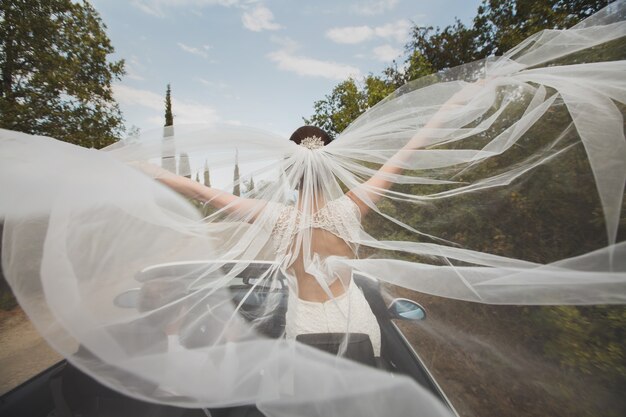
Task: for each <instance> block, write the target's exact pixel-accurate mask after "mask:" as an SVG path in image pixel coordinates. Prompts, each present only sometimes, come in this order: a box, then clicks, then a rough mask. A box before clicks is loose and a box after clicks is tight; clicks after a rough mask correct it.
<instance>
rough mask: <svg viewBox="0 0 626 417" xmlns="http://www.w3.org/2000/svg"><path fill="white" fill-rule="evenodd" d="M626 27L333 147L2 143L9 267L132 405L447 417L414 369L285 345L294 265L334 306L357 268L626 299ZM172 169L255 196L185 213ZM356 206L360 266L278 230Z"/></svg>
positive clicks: (375, 118) (33, 302)
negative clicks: (344, 202) (335, 291)
mask: <svg viewBox="0 0 626 417" xmlns="http://www.w3.org/2000/svg"><path fill="white" fill-rule="evenodd" d="M625 14H626V3H625V2H624V1H617V2H615V3H613V4H611V5H609V6H607V7H606V8H604V9H603V10H601V11H600V12H598V13H597V14H595V15H594V16H592V17H590V18H588V19H586V20H585V21H583V22H581V23H580V24H578V25H576V26H574V27H572V28H570V29H568V30H544V31H542V32H539V33H537V34H535V35H533V36H531V37H529V38H528V39H526V40H525V41H523V42H522V43H521V44H519V45H518V46H516V47H515V48H513V49H512V50H510V51H508V52H507V53H505V54H504V56H502V57H491V58H487V59H485V60H481V61H478V62H473V63H470V64H467V65H463V66H461V67H456V68H452V69H449V70H445V71H442V72H439V73H436V74H433V75H430V76H427V77H424V78H421V79H418V80H416V81H413V82H411V83H409V84H407V85H405V86H403V87H401V88H400V89H398V90H397V91H395V92H394V93H392V94H391V95H390V96H389V97H387V98H386V99H384V100H383V101H382V102H380V103H378V104H377V105H376V106H374V107H373V108H371V109H369V110H368V111H367V112H365V113H364V114H363V115H362V116H361V117H359V118H358V119H357V120H356V121H354V122H353V123H352V124H351V125H350V126H349V127H348V128H347V129H346V130H345V131H343V132H341V134H339V135H338V136H337V138H336V139H335V140H334V141H332V142H331V143H330V144H328V145H326V146H324V147H322V148H319V149H309V148H307V147H304V146H301V145H297V144H296V143H294V142H291V141H289V140H288V139H287V138H285V137H282V136H280V135H277V134H273V133H270V132H266V131H263V130H258V129H253V128H247V127H240V126H229V125H213V126H193V125H191V126H175V127H174V128H172V129H167V130H166V131H165V132H163V131H162V130H159V131H149V132H145V133H143V134H141V135H139V136H138V137H129V138H127V139H125V140H122V141H120V142H118V143H116V144H114V145H112V146H110V147H108V148H106V149H104V150H102V151H97V150H91V149H84V148H80V147H76V146H73V145H69V144H66V143H62V142H59V141H57V140H55V139H53V138H48V137H41V136H32V135H27V134H24V133H19V132H14V131H9V130H0V192H1V193H2V198H0V217H1V218H2V219H3V236H2V268H3V272H4V274H5V275H6V277H7V280H8V282H9V284H10V286H11V289H12V290H13V292H14V293H15V295H16V297H17V299H18V301H19V303H20V305H21V306H22V308H23V309H24V310H25V311H26V312H27V314H28V316H29V317H30V318H31V320H32V321H33V322H34V323H35V325H36V327H37V330H38V331H39V332H40V333H41V335H42V336H43V337H44V338H45V339H46V340H47V341H48V343H49V344H50V345H51V346H52V347H53V348H54V349H55V350H57V351H58V352H60V353H61V354H62V355H63V356H65V357H66V358H67V359H68V360H69V361H70V362H72V363H73V364H74V365H76V366H77V367H78V368H80V369H81V370H83V371H84V372H86V373H88V374H89V375H91V376H93V377H94V378H96V379H97V380H98V381H100V382H102V383H103V384H105V385H107V386H109V387H112V388H114V389H116V390H119V391H121V392H124V393H126V394H128V395H130V396H133V397H137V398H141V399H145V400H148V401H153V402H160V403H166V404H172V405H179V406H184V407H223V406H229V405H237V404H250V403H256V404H257V405H258V407H259V409H260V410H262V411H263V412H264V413H265V414H267V415H269V416H295V415H298V416H330V415H341V416H355V417H356V416H379V415H389V416H409V415H424V416H433V415H448V414H449V412H450V411H449V410H448V409H447V408H446V407H445V406H444V405H443V404H441V403H440V402H439V400H437V399H436V398H435V397H434V396H432V395H431V394H430V393H429V392H428V391H427V390H426V389H424V388H423V387H422V386H420V385H419V384H417V383H416V382H414V381H413V380H412V379H410V378H409V377H406V376H400V375H394V376H392V375H391V374H389V373H386V372H383V371H380V370H376V369H373V368H370V367H367V366H364V365H361V364H358V363H355V362H352V361H349V360H346V359H343V358H341V357H335V356H333V355H330V354H327V353H324V352H321V351H319V350H316V349H314V348H312V347H309V346H305V345H303V344H300V343H296V342H295V341H293V340H288V339H285V338H284V337H283V336H284V334H283V332H282V330H281V329H282V327H281V325H280V320H284V317H283V318H282V319H281V318H280V317H277V316H278V315H280V314H277V312H281V311H283V309H284V298H285V295H286V293H287V292H290V291H291V295H290V296H293V292H294V291H297V286H298V282H297V280H296V279H295V277H294V275H293V273H292V271H290V266H291V265H293V263H294V261H295V260H296V258H299V257H300V259H302V264H303V265H304V268H305V270H306V272H307V273H308V274H309V275H311V276H313V277H314V279H316V280H317V282H318V283H319V286H320V288H322V289H324V290H325V291H326V293H327V294H329V295H331V301H330V302H332V294H331V293H330V290H329V285H330V284H331V283H332V282H333V280H334V279H336V278H339V279H340V281H341V282H342V284H343V285H344V286H349V285H351V284H350V281H351V277H352V276H353V275H354V274H360V275H362V276H364V277H368V278H369V279H374V280H377V281H378V282H380V283H383V284H384V285H387V284H393V285H395V286H400V287H403V288H406V289H410V290H415V291H418V292H420V293H423V294H427V295H429V296H436V297H441V298H445V299H455V300H462V301H467V302H472V303H484V304H507V305H597V304H624V303H626V243H624V238H625V237H626V234H625V233H626V230H625V228H626V220H625V214H624V213H625V211H624V210H625V209H624V202H623V196H624V188H625V184H626V139H625V136H624V117H623V116H624V110H625V108H626V107H625V106H626V77H625V74H626V61H625V60H624V59H625V55H626V48H625V39H624V35H626V23H625V22H624V17H625ZM164 133H165V134H164ZM172 162H174V163H173V164H172ZM159 165H160V166H161V167H162V168H158V166H159ZM177 165H178V167H176V166H177ZM235 166H236V168H235ZM385 166H386V167H390V166H391V167H400V168H402V170H396V171H393V170H384V169H383V170H382V171H379V170H380V169H381V168H384V167H385ZM150 167H156V168H155V169H154V170H153V171H150ZM207 168H208V170H207ZM163 169H164V170H168V169H169V170H170V171H174V173H175V174H177V175H180V176H189V177H192V178H195V176H196V174H198V175H199V176H200V177H202V176H203V173H204V172H207V173H210V175H211V179H212V181H213V183H214V184H215V186H216V187H220V188H223V189H225V190H226V191H228V192H232V191H233V189H238V190H239V193H240V194H241V195H240V199H237V200H234V201H233V202H230V203H228V204H225V205H223V206H222V207H221V208H215V207H214V205H212V203H213V201H206V200H207V199H204V200H203V201H202V203H198V202H197V201H193V199H191V200H190V199H189V198H188V197H189V196H183V195H180V194H179V193H177V192H176V191H174V190H172V189H171V188H168V187H167V186H165V185H164V184H163V182H162V181H158V180H159V179H162V176H163V175H166V174H164V172H165V171H164V170H163ZM235 169H237V171H238V178H237V179H235V181H233V180H232V178H233V171H234V170H235ZM146 173H147V174H149V175H146ZM150 174H151V175H150ZM152 177H154V178H156V179H157V181H155V180H154V178H152ZM373 177H375V178H377V179H378V180H380V181H379V182H378V183H376V184H377V185H372V183H371V182H370V183H368V180H370V179H371V178H373ZM226 178H228V180H226ZM380 184H385V185H384V186H381V185H380ZM346 192H350V193H351V195H352V198H353V199H354V201H358V204H359V207H360V208H361V212H362V213H363V215H362V218H361V226H362V227H360V228H358V229H357V230H356V231H355V230H347V231H345V232H343V233H340V235H339V237H341V238H342V239H343V240H345V242H346V244H347V245H348V246H349V247H350V250H351V251H352V255H349V254H348V255H347V254H346V253H338V254H327V255H326V256H319V254H318V253H317V252H316V250H315V244H316V239H318V237H319V236H318V235H316V233H317V232H316V231H315V229H313V228H299V229H298V230H297V232H296V233H295V234H293V235H291V234H289V233H287V234H286V235H285V234H282V235H281V234H278V233H277V232H276V227H277V224H281V219H280V214H281V213H282V210H283V208H284V207H295V208H296V209H297V210H298V211H299V212H300V214H301V217H302V221H303V222H304V223H305V224H310V222H311V221H313V217H314V216H315V214H316V213H317V212H318V211H319V208H320V206H323V205H324V203H328V202H332V201H335V200H337V199H339V198H342V196H344V194H345V193H346ZM200 200H202V199H200ZM320 202H322V204H320ZM285 236H287V237H286V238H285ZM284 239H286V240H284ZM283 240H284V241H283ZM259 266H260V267H259ZM255 268H256V269H255ZM247 271H248V272H247ZM249 271H256V272H255V273H256V275H250V274H251V273H250V272H249ZM242 276H243V277H244V278H243V281H242V278H241V277H242ZM385 288H386V287H385ZM124 294H126V295H128V294H134V295H135V296H136V298H135V299H134V303H131V304H132V305H129V306H124V305H123V304H124V302H120V300H121V299H122V298H123V297H122V295H124ZM261 295H262V296H261ZM120 297H122V298H120ZM250 306H253V308H251V307H250ZM283 313H284V311H283ZM349 318H350V317H349V313H348V320H349ZM277 320H278V323H279V324H278V325H277V324H276V323H277ZM283 327H284V323H283ZM173 340H175V342H173ZM485 343H487V344H488V343H489V342H488V341H485ZM461 383H462V381H461Z"/></svg>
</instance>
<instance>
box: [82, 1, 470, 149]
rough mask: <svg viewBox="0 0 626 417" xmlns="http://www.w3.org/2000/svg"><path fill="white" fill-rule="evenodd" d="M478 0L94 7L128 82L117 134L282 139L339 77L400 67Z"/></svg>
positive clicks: (118, 90) (119, 87) (122, 85)
mask: <svg viewBox="0 0 626 417" xmlns="http://www.w3.org/2000/svg"><path fill="white" fill-rule="evenodd" d="M479 3H480V0H346V1H337V0H335V1H326V0H318V1H298V2H297V1H294V0H265V1H258V0H130V1H129V0H92V4H93V5H94V7H95V8H96V10H98V12H99V13H100V15H101V17H102V19H103V21H104V23H105V25H106V26H107V29H106V32H107V35H108V36H109V38H110V39H111V42H112V44H113V46H114V48H115V54H113V55H112V56H111V59H120V58H123V59H124V60H125V62H126V71H127V74H126V75H125V76H123V78H122V80H121V81H117V82H115V84H114V95H115V98H116V99H117V101H118V103H119V104H120V107H121V109H122V112H123V115H124V118H125V122H126V126H127V127H128V128H130V127H131V126H136V127H139V128H140V129H141V130H144V131H145V130H149V129H153V128H158V127H160V126H162V125H163V123H164V97H165V89H166V85H167V84H168V83H170V84H171V88H172V98H173V100H172V107H173V113H174V125H176V124H181V123H210V124H213V123H228V124H237V125H246V126H252V127H255V128H260V129H264V130H268V131H271V132H275V133H278V134H281V135H283V136H286V137H289V135H290V134H291V132H292V131H294V130H295V129H296V128H298V127H299V126H301V125H302V124H303V121H302V118H303V117H309V116H311V115H312V114H313V104H314V102H315V101H316V100H320V99H323V98H324V96H325V95H327V94H329V93H330V92H331V91H332V88H333V87H334V86H335V85H337V84H338V83H340V82H341V81H343V80H345V79H347V78H348V77H354V78H355V79H357V80H358V79H359V78H360V77H362V76H365V75H367V74H369V73H373V74H380V72H381V71H382V70H383V69H384V68H385V67H386V66H388V65H389V64H391V62H392V60H394V59H397V60H398V59H399V61H400V62H402V61H403V58H402V56H403V52H404V51H403V50H404V45H405V44H406V42H407V41H408V40H409V32H410V29H411V27H412V26H413V25H420V26H422V25H427V26H435V27H436V26H446V25H448V24H452V23H453V21H454V18H455V17H458V18H459V19H460V20H461V21H462V22H464V23H466V24H471V20H472V18H473V17H474V15H475V14H476V9H477V8H478V5H479Z"/></svg>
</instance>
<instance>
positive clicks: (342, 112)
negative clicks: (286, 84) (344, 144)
mask: <svg viewBox="0 0 626 417" xmlns="http://www.w3.org/2000/svg"><path fill="white" fill-rule="evenodd" d="M313 107H314V109H315V114H314V115H313V116H311V118H310V119H304V122H305V123H306V124H312V125H315V126H318V127H320V128H322V129H324V130H325V131H326V132H328V133H329V134H330V135H331V136H335V135H337V134H338V133H340V132H341V131H342V130H344V129H345V128H346V127H347V126H348V125H349V124H350V123H351V122H352V121H353V120H354V119H356V118H357V117H358V116H359V115H361V113H363V112H364V111H365V109H366V107H367V98H366V97H365V96H364V94H363V93H362V92H361V91H360V90H359V88H358V86H357V84H356V81H355V80H354V79H352V78H350V79H348V80H346V81H344V82H342V83H340V84H339V85H337V86H336V87H335V88H334V89H333V91H332V93H331V94H330V95H327V96H326V97H325V98H324V99H322V100H319V101H316V102H315V104H314V105H313Z"/></svg>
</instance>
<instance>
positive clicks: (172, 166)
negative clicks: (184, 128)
mask: <svg viewBox="0 0 626 417" xmlns="http://www.w3.org/2000/svg"><path fill="white" fill-rule="evenodd" d="M172 136H174V115H173V114H172V89H171V88H170V85H169V84H167V88H166V90H165V124H164V125H163V142H162V143H163V148H162V150H163V154H162V156H161V166H162V167H163V168H164V169H167V170H168V171H170V172H173V173H177V172H178V171H177V168H176V156H175V154H176V152H175V149H174V147H175V144H174V142H172V141H171V140H170V139H168V138H170V137H172ZM181 162H182V161H181ZM187 165H189V160H188V159H187Z"/></svg>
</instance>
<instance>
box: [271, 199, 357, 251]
mask: <svg viewBox="0 0 626 417" xmlns="http://www.w3.org/2000/svg"><path fill="white" fill-rule="evenodd" d="M277 206H278V207H276V213H277V219H276V222H275V223H274V227H273V229H272V233H271V239H272V241H273V242H274V245H275V249H276V252H278V253H284V252H285V251H286V250H287V249H288V248H289V245H290V244H291V242H292V241H293V238H294V236H295V235H296V234H297V233H298V232H299V231H301V230H304V229H309V228H313V229H323V230H326V231H328V232H330V233H332V234H334V235H336V236H338V237H340V238H341V239H343V240H345V241H346V242H357V241H358V240H359V234H360V230H361V212H360V211H359V207H358V206H357V205H356V204H355V203H354V201H352V199H351V198H350V197H348V196H346V195H343V196H342V197H340V198H338V199H336V200H333V201H330V202H328V203H326V205H325V206H324V207H323V208H322V209H320V210H318V211H317V212H315V213H313V214H312V215H311V216H304V215H303V214H302V212H300V211H299V210H298V209H297V208H296V207H294V206H285V205H279V204H277Z"/></svg>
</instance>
